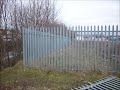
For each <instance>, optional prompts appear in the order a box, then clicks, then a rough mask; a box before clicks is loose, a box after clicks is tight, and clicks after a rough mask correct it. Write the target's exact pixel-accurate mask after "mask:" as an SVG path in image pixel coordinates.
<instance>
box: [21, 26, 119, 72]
mask: <svg viewBox="0 0 120 90" xmlns="http://www.w3.org/2000/svg"><path fill="white" fill-rule="evenodd" d="M23 59H24V60H23V61H24V65H25V66H26V67H42V68H49V69H58V70H66V71H72V70H75V71H80V70H100V71H112V72H120V30H119V29H118V26H76V27H65V26H63V27H62V26H59V27H41V28H25V29H24V30H23Z"/></svg>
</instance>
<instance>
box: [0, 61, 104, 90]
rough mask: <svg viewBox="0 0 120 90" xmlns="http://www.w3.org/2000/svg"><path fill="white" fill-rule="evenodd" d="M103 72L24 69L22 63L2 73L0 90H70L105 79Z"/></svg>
mask: <svg viewBox="0 0 120 90" xmlns="http://www.w3.org/2000/svg"><path fill="white" fill-rule="evenodd" d="M105 76H106V74H103V73H101V72H94V71H89V72H82V71H81V72H65V71H52V70H42V69H38V68H29V69H26V70H25V69H24V67H23V64H22V62H21V61H20V62H18V63H17V64H16V65H15V66H14V67H9V68H6V69H4V70H3V71H1V72H0V77H1V78H0V84H1V89H0V90H70V89H71V88H74V87H77V86H80V85H83V84H85V83H87V82H93V81H95V80H97V79H100V78H103V77H105Z"/></svg>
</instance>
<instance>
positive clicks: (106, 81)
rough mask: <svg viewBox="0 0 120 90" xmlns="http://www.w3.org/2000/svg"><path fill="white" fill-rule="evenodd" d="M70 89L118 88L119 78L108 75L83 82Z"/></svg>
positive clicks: (104, 89) (98, 89)
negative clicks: (89, 81)
mask: <svg viewBox="0 0 120 90" xmlns="http://www.w3.org/2000/svg"><path fill="white" fill-rule="evenodd" d="M71 90H120V78H117V77H114V76H108V77H105V78H103V79H100V80H97V81H96V82H94V83H93V84H92V83H88V84H85V85H84V86H81V87H79V86H78V87H77V88H74V89H71Z"/></svg>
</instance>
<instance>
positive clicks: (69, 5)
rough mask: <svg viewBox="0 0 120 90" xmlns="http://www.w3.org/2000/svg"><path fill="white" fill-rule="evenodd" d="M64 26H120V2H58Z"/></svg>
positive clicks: (117, 0)
mask: <svg viewBox="0 0 120 90" xmlns="http://www.w3.org/2000/svg"><path fill="white" fill-rule="evenodd" d="M57 4H58V8H61V9H60V13H59V19H60V20H61V21H62V22H64V23H65V24H66V25H68V26H69V25H117V24H118V25H120V0H58V2H57Z"/></svg>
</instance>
